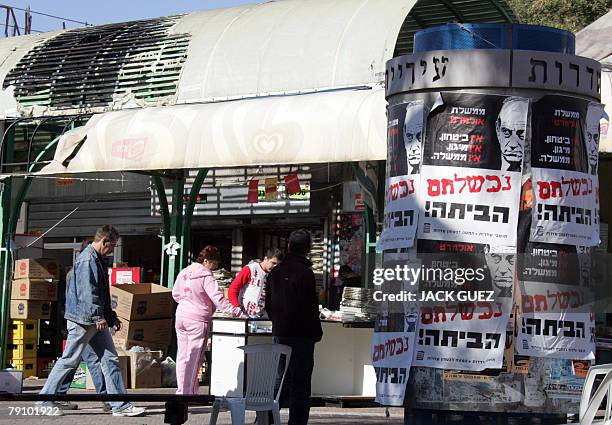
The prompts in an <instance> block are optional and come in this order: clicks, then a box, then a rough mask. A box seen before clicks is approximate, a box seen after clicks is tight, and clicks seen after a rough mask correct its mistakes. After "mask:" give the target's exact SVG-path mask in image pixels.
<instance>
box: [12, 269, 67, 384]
mask: <svg viewBox="0 0 612 425" xmlns="http://www.w3.org/2000/svg"><path fill="white" fill-rule="evenodd" d="M58 279H59V267H58V264H57V262H55V261H54V260H46V259H37V260H34V259H22V260H17V261H15V269H14V275H13V282H12V285H11V308H10V317H11V319H12V320H11V323H10V326H9V341H8V346H7V363H8V364H9V365H12V366H14V367H15V368H17V369H20V370H22V371H23V375H24V377H28V376H35V375H37V363H38V361H37V348H38V319H49V318H50V317H51V303H52V302H53V301H56V300H57V287H58Z"/></svg>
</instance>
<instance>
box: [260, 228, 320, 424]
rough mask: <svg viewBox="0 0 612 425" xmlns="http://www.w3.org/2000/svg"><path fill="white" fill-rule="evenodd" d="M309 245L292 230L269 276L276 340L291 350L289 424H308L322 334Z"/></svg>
mask: <svg viewBox="0 0 612 425" xmlns="http://www.w3.org/2000/svg"><path fill="white" fill-rule="evenodd" d="M310 247H311V238H310V234H309V233H308V232H306V231H305V230H296V231H294V232H292V233H291V235H289V245H288V251H289V253H288V255H287V256H286V257H285V260H284V261H283V262H282V263H281V264H280V265H278V266H276V267H275V268H274V270H272V271H271V272H270V274H269V275H268V283H267V285H268V287H267V290H266V311H267V312H268V315H269V316H270V319H271V320H272V335H273V336H274V342H275V343H277V344H284V345H288V346H290V347H291V349H292V351H291V360H290V361H289V368H288V370H287V376H286V377H285V382H284V384H283V393H284V394H287V395H288V397H289V425H306V424H307V423H308V416H309V414H310V381H311V378H312V369H313V367H314V345H315V343H316V342H318V341H320V340H321V338H322V336H323V331H322V329H321V322H320V320H319V301H318V299H317V294H316V288H315V277H314V273H313V272H312V270H311V268H310V267H311V266H312V263H311V262H310V261H309V260H308V259H307V258H306V255H307V254H308V253H309V252H310Z"/></svg>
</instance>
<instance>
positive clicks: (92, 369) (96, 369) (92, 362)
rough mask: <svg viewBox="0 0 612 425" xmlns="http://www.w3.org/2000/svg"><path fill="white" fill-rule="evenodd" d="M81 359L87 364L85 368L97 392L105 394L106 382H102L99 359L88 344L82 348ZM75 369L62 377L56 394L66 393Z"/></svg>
mask: <svg viewBox="0 0 612 425" xmlns="http://www.w3.org/2000/svg"><path fill="white" fill-rule="evenodd" d="M83 360H85V363H86V364H87V370H88V371H89V373H90V374H91V380H92V381H93V384H94V387H96V392H97V393H98V394H106V383H105V382H104V375H103V374H102V368H101V367H100V359H99V358H98V356H97V355H96V353H95V351H94V350H93V349H92V348H91V347H90V346H89V344H88V345H86V346H85V349H84V350H83ZM75 372H76V370H74V371H72V372H71V373H69V374H68V375H67V376H66V379H64V383H63V384H62V386H61V387H60V389H59V390H58V392H57V394H66V393H67V392H68V390H69V389H70V384H71V383H72V380H73V379H74V374H75Z"/></svg>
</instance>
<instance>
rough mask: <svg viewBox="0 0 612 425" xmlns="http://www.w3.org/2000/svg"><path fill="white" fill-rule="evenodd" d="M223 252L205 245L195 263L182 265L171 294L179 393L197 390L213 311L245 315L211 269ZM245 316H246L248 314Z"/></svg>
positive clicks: (192, 392) (213, 268)
mask: <svg viewBox="0 0 612 425" xmlns="http://www.w3.org/2000/svg"><path fill="white" fill-rule="evenodd" d="M220 259H221V256H220V255H219V250H218V249H217V248H215V247H214V246H210V245H209V246H206V247H205V248H204V249H203V250H202V252H200V255H199V256H198V259H197V261H196V262H195V263H193V264H192V265H190V266H188V267H186V268H185V269H183V270H182V271H181V272H180V273H179V275H178V276H177V278H176V283H175V284H174V288H173V289H172V296H173V297H174V300H175V301H176V302H177V303H178V308H177V309H176V324H175V327H176V339H177V343H178V351H177V355H176V381H177V384H178V389H177V391H176V393H177V394H197V393H198V370H199V369H200V366H201V365H202V362H203V360H204V359H203V355H204V343H205V342H206V337H207V336H208V328H209V323H210V319H211V317H212V315H213V314H214V313H215V310H216V309H217V308H219V309H221V310H223V311H224V312H226V313H231V314H232V315H233V316H235V317H241V316H244V315H243V314H242V312H241V310H240V308H237V307H234V306H232V304H231V303H230V302H229V300H228V299H227V298H225V297H224V296H223V293H222V292H221V291H220V290H219V285H218V284H217V281H216V280H215V278H214V277H213V274H212V270H215V269H216V268H217V266H218V264H219V260H220ZM245 317H246V316H245Z"/></svg>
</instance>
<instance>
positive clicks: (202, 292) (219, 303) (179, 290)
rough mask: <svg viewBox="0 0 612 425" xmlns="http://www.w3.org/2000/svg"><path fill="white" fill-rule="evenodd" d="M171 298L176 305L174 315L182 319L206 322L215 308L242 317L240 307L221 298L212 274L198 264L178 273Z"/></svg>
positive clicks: (221, 294) (221, 295)
mask: <svg viewBox="0 0 612 425" xmlns="http://www.w3.org/2000/svg"><path fill="white" fill-rule="evenodd" d="M172 297H173V298H174V301H176V302H177V303H178V308H177V309H176V315H177V316H180V317H183V318H187V319H191V320H197V321H200V322H207V321H209V320H210V318H211V317H212V315H213V314H214V313H215V311H216V310H217V308H219V309H221V310H222V311H224V312H226V313H231V314H232V316H234V317H241V316H242V315H243V314H242V312H241V310H240V307H234V306H233V305H232V304H231V303H230V301H229V300H228V299H227V298H225V297H224V296H223V292H221V291H220V290H219V285H218V284H217V281H216V280H215V278H214V277H213V275H212V272H211V271H210V270H209V269H207V268H206V267H204V266H203V265H202V264H200V263H193V264H192V265H190V266H188V267H186V268H184V269H183V270H182V271H181V272H180V273H179V275H178V276H177V278H176V282H175V283H174V288H173V289H172Z"/></svg>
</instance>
